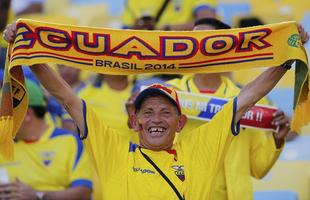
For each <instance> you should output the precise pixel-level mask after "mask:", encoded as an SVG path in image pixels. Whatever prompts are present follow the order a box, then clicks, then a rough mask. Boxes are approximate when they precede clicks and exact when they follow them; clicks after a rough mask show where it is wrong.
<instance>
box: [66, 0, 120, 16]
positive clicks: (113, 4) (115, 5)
mask: <svg viewBox="0 0 310 200" xmlns="http://www.w3.org/2000/svg"><path fill="white" fill-rule="evenodd" d="M70 2H71V3H72V4H88V5H89V4H96V3H105V4H107V5H108V6H109V14H110V15H111V16H120V15H121V14H122V12H123V10H124V5H125V0H113V1H110V0H87V1H85V0H71V1H70Z"/></svg>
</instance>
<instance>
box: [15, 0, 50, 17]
mask: <svg viewBox="0 0 310 200" xmlns="http://www.w3.org/2000/svg"><path fill="white" fill-rule="evenodd" d="M44 2H45V0H22V1H21V0H12V9H13V11H14V13H15V15H16V16H21V15H28V14H35V13H42V12H43V6H44Z"/></svg>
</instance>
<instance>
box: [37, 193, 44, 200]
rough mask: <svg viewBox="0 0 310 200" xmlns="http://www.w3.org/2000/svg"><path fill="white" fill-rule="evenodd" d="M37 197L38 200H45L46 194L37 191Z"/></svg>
mask: <svg viewBox="0 0 310 200" xmlns="http://www.w3.org/2000/svg"><path fill="white" fill-rule="evenodd" d="M36 197H37V200H44V192H40V191H37V192H36Z"/></svg>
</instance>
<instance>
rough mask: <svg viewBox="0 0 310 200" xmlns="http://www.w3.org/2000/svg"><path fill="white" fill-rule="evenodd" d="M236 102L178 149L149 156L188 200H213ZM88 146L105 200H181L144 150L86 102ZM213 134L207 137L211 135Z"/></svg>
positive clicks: (231, 103)
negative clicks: (212, 196)
mask: <svg viewBox="0 0 310 200" xmlns="http://www.w3.org/2000/svg"><path fill="white" fill-rule="evenodd" d="M235 109H236V99H235V100H234V101H230V102H229V103H227V104H226V106H224V108H223V109H222V110H221V111H220V112H219V113H218V114H217V115H216V117H214V119H213V120H212V121H211V122H210V123H208V124H206V125H203V126H201V127H198V128H197V129H195V130H194V131H193V133H192V134H188V135H187V136H186V138H185V139H184V140H182V141H180V142H179V143H176V144H175V145H174V146H173V148H172V149H174V150H175V152H176V153H175V154H172V153H168V152H167V151H159V152H154V151H150V150H147V149H142V151H143V152H144V153H145V154H147V155H148V156H149V157H150V158H151V159H152V160H153V161H154V162H155V163H156V164H157V166H158V167H159V168H160V169H161V170H162V171H163V172H164V173H165V174H166V175H167V176H168V177H169V179H170V180H171V181H172V182H173V183H174V185H175V186H176V188H177V189H178V191H179V192H180V194H181V195H184V196H185V198H186V199H210V196H209V195H210V189H211V187H212V183H213V179H214V176H215V174H216V172H217V170H218V167H219V166H220V165H221V162H222V158H223V156H224V154H225V153H226V150H227V148H228V147H229V145H230V142H231V139H232V136H233V135H232V133H231V128H234V130H233V133H235V134H237V131H236V130H235V128H236V127H235V126H232V121H233V116H234V112H235ZM83 111H84V116H85V124H86V127H85V130H84V135H83V136H87V138H86V140H85V141H84V142H85V147H86V149H87V151H88V153H89V155H90V157H91V159H92V161H93V162H94V163H95V168H96V170H97V173H98V175H99V178H100V180H101V184H102V191H105V192H103V199H122V200H126V199H130V200H131V199H135V200H139V199H141V200H145V199H148V200H149V199H150V200H151V199H154V200H155V199H163V200H166V199H169V200H173V199H178V198H177V196H176V194H175V193H174V191H173V190H172V188H171V187H170V186H169V185H168V183H166V182H165V180H164V179H163V178H162V177H161V176H160V175H159V174H158V172H157V171H156V170H155V169H154V168H153V167H152V166H151V165H150V164H149V163H148V162H147V161H146V160H145V159H144V157H143V156H142V155H141V153H140V151H139V149H138V148H137V146H138V145H136V144H133V143H131V142H129V139H128V137H124V136H122V135H121V134H117V131H116V130H114V129H111V128H109V127H108V126H107V125H106V123H105V121H104V120H102V119H101V118H100V117H99V116H98V115H97V114H96V112H95V111H94V109H93V108H91V106H89V105H87V106H86V104H85V102H83ZM206 133H207V134H206Z"/></svg>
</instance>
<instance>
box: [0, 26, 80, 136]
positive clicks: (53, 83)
mask: <svg viewBox="0 0 310 200" xmlns="http://www.w3.org/2000/svg"><path fill="white" fill-rule="evenodd" d="M15 37H16V24H15V23H13V24H10V25H9V26H8V27H7V28H6V30H5V31H4V39H5V40H6V41H7V42H9V43H13V42H14V40H15ZM30 68H31V70H32V71H33V72H34V74H35V75H36V76H37V78H38V79H39V80H40V82H41V84H42V85H43V86H44V87H45V88H46V90H47V91H48V92H49V93H50V94H51V95H53V96H54V97H55V98H56V99H57V100H58V101H59V103H61V104H62V105H63V106H64V107H65V108H66V110H67V111H68V113H69V114H70V115H71V117H72V119H73V120H74V121H75V123H76V124H77V126H78V127H79V129H80V130H84V119H83V105H82V101H81V99H79V98H78V97H76V96H75V94H74V92H73V91H72V89H71V87H70V86H69V85H68V84H67V83H66V81H65V80H63V79H62V78H61V77H60V76H59V75H58V74H56V72H55V71H54V70H52V69H51V68H50V67H48V65H46V64H36V65H33V66H31V67H30Z"/></svg>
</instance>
